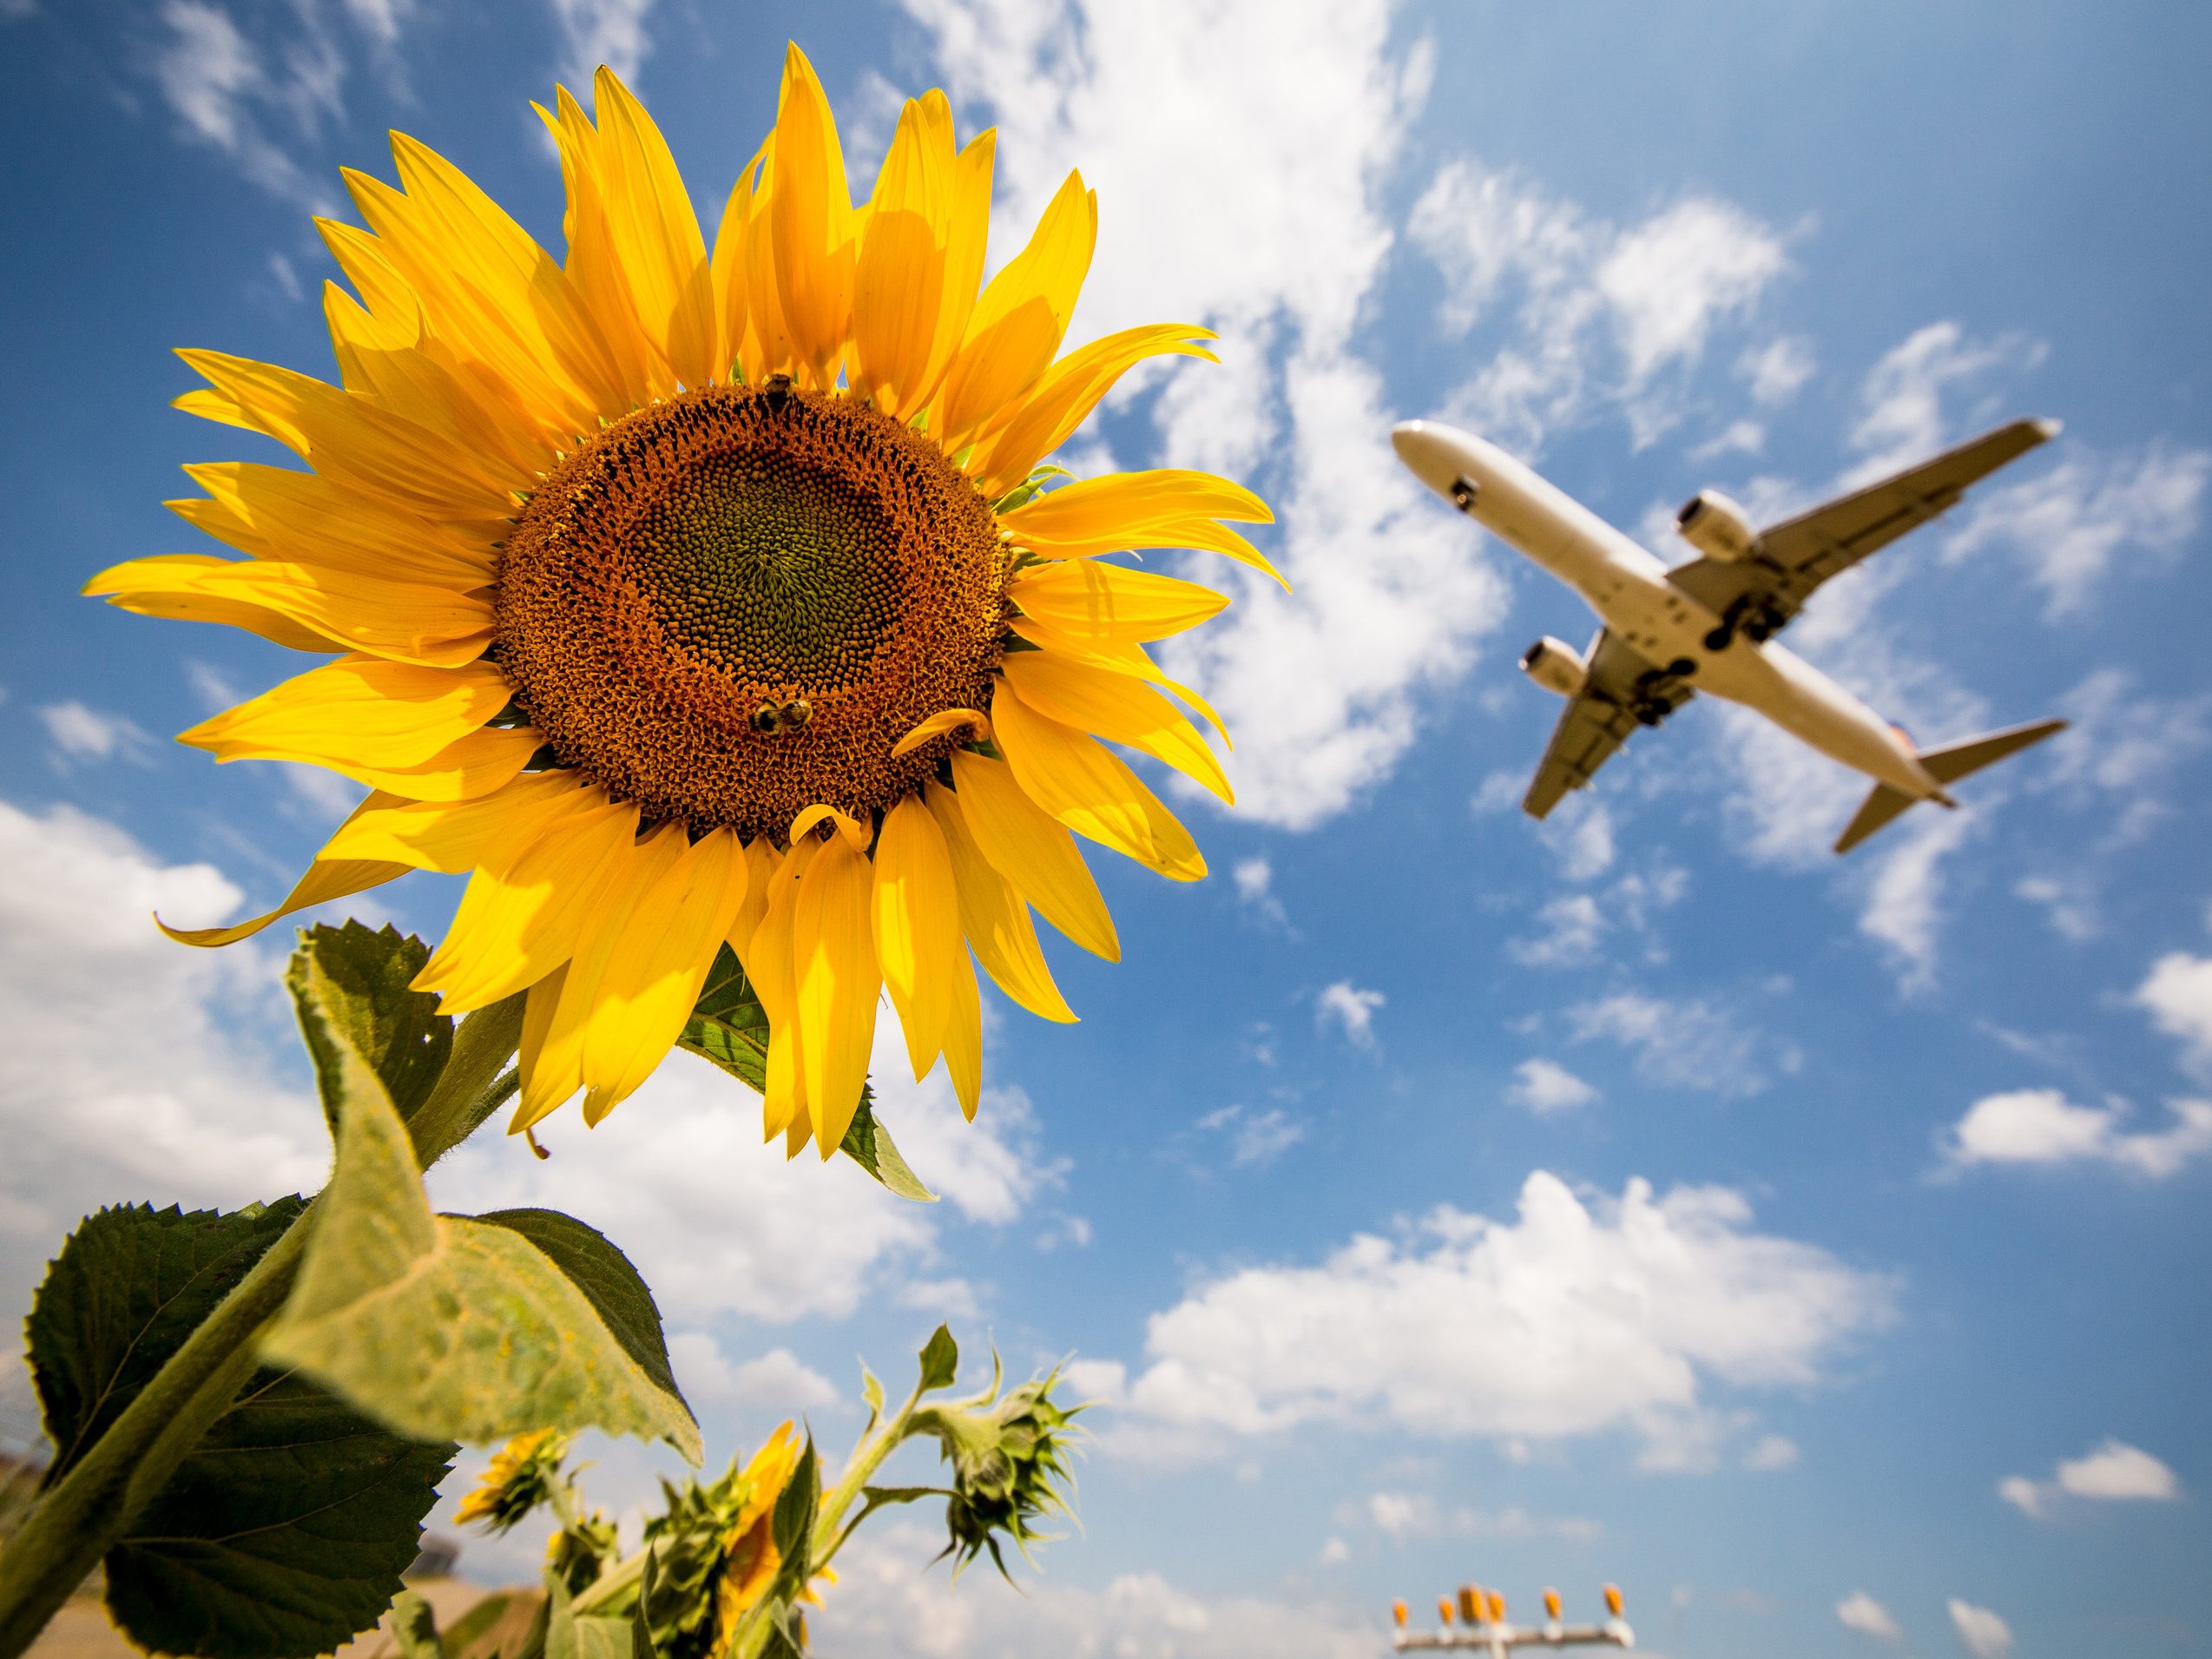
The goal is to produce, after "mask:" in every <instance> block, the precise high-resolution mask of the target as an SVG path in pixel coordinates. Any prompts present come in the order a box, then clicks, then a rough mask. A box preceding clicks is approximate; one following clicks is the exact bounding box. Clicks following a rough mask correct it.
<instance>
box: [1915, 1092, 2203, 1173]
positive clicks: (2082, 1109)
mask: <svg viewBox="0 0 2212 1659" xmlns="http://www.w3.org/2000/svg"><path fill="white" fill-rule="evenodd" d="M2168 1108H2169V1110H2170V1112H2171V1113H2172V1116H2173V1122H2172V1124H2171V1125H2170V1126H2169V1127H2168V1128H2166V1129H2160V1130H2157V1131H2155V1132H2154V1131H2149V1130H2135V1131H2129V1130H2123V1129H2121V1128H2120V1124H2121V1122H2122V1121H2123V1111H2122V1109H2121V1108H2120V1107H2117V1106H2077V1105H2075V1104H2074V1103H2072V1102H2071V1101H2070V1100H2068V1099H2067V1098H2066V1097H2065V1096H2064V1095H2063V1094H2061V1093H2060V1092H2059V1091H2058V1090H2056V1089H2018V1090H2012V1091H2011V1092H2010V1093H2006V1094H1998V1095H1988V1096H1984V1097H1983V1098H1982V1099H1980V1100H1978V1101H1976V1102H1975V1103H1973V1105H1972V1106H1971V1107H1969V1108H1968V1109H1967V1111H1966V1115H1965V1116H1964V1117H1962V1118H1960V1119H1959V1122H1957V1123H1955V1124H1953V1125H1952V1128H1951V1130H1950V1133H1949V1135H1948V1136H1947V1137H1946V1145H1945V1155H1946V1156H1947V1158H1948V1159H1949V1161H1950V1162H1951V1164H1952V1166H1953V1167H1954V1168H1965V1166H1967V1165H1970V1164H1978V1163H1989V1164H2008V1163H2009V1164H2024V1163H2026V1164H2059V1163H2077V1162H2099V1163H2109V1164H2112V1165H2114V1166H2116V1167H2117V1168H2119V1169H2128V1170H2132V1171H2133V1172H2135V1173H2136V1174H2137V1175H2147V1176H2149V1177H2150V1178H2151V1179H2153V1180H2163V1179H2164V1178H2165V1177H2167V1176H2169V1175H2173V1174H2175V1173H2176V1171H2178V1170H2179V1169H2182V1166H2183V1165H2185V1164H2187V1163H2188V1162H2189V1161H2190V1160H2191V1159H2193V1158H2198V1157H2202V1155H2204V1154H2205V1153H2207V1152H2212V1101H2204V1100H2176V1101H2170V1102H2169V1103H2168Z"/></svg>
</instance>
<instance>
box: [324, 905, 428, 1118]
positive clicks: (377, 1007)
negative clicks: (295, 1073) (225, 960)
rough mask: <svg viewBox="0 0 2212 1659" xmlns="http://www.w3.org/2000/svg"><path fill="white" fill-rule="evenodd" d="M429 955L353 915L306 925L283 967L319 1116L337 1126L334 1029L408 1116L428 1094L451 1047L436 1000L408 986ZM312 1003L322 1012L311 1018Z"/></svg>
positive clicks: (402, 1114) (419, 945)
mask: <svg viewBox="0 0 2212 1659" xmlns="http://www.w3.org/2000/svg"><path fill="white" fill-rule="evenodd" d="M429 960H430V947H429V946H428V945H425V944H424V943H423V942H422V941H421V940H420V939H418V938H406V937H403V936H402V935H401V934H400V932H399V931H398V929H397V928H394V927H391V926H385V927H384V928H381V929H378V930H375V931H373V932H372V930H370V929H369V928H366V927H364V926H363V925H361V924H360V923H359V922H356V921H351V920H349V921H347V922H346V924H345V925H343V926H342V927H311V928H308V929H306V930H305V931H304V932H303V933H302V935H301V938H300V948H299V950H297V951H294V952H293V957H292V963H291V965H290V967H289V968H288V969H287V970H286V973H285V984H286V986H287V987H288V988H289V989H290V990H291V991H292V997H293V1002H294V1004H297V1005H298V1007H299V1009H300V1030H301V1031H302V1032H303V1033H304V1034H305V1036H306V1039H307V1052H308V1053H309V1054H310V1055H311V1056H312V1057H313V1059H314V1063H315V1081H316V1083H317V1084H318V1085H319V1088H320V1090H321V1093H322V1098H323V1116H324V1117H325V1118H326V1119H327V1120H328V1121H329V1122H330V1126H331V1132H332V1134H333V1135H334V1134H336V1133H337V1130H338V1092H337V1091H338V1088H339V1083H338V1075H339V1073H338V1065H337V1058H336V1051H335V1048H334V1038H333V1037H332V1032H336V1033H339V1034H342V1035H343V1036H344V1037H345V1039H346V1042H347V1043H351V1044H352V1047H353V1048H354V1049H355V1050H357V1051H358V1052H359V1054H360V1056H361V1057H363V1058H364V1059H365V1060H366V1061H367V1062H368V1063H369V1065H370V1067H371V1068H372V1070H374V1071H375V1072H376V1074H377V1076H378V1078H379V1080H380V1081H381V1082H382V1083H383V1084H384V1088H385V1093H386V1094H388V1095H390V1096H392V1106H393V1108H394V1109H396V1110H397V1111H398V1114H399V1117H400V1121H401V1122H405V1121H406V1120H407V1119H409V1118H411V1117H412V1116H414V1115H415V1111H416V1109H417V1108H418V1107H419V1106H421V1104H422V1103H423V1102H424V1101H425V1100H426V1099H428V1098H429V1097H430V1091H431V1088H432V1087H433V1086H434V1085H435V1084H436V1083H437V1082H438V1075H439V1074H440V1073H441V1072H443V1071H444V1070H445V1062H446V1059H447V1057H449V1056H450V1055H451V1053H452V1051H453V1022H452V1021H451V1019H448V1018H446V1017H444V1016H443V1015H441V1014H440V1013H439V1012H438V998H437V997H434V996H432V995H431V994H430V993H429V992H427V991H410V990H408V989H407V987H408V984H410V982H411V981H412V980H413V978H414V977H415V976H416V975H417V974H418V973H420V972H421V971H422V970H423V964H425V963H426V962H428V961H429ZM311 1004H313V1006H314V1007H315V1008H317V1009H319V1015H320V1017H319V1018H318V1017H311V1015H310V1012H309V1010H310V1005H311Z"/></svg>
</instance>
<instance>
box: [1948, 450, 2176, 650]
mask: <svg viewBox="0 0 2212 1659" xmlns="http://www.w3.org/2000/svg"><path fill="white" fill-rule="evenodd" d="M2208 479H2212V452H2208V451H2203V450H2182V451H2171V450H2169V449H2167V448H2166V447H2165V446H2164V445H2163V444H2150V445H2149V446H2148V447H2146V448H2143V449H2141V450H2137V451H2134V452H2133V453H2124V454H2117V455H2104V454H2099V453H2098V452H2097V451H2092V450H2085V449H2082V448H2079V447H2070V451H2069V453H2068V454H2067V456H2066V458H2065V459H2064V460H2063V461H2061V462H2060V463H2059V464H2057V466H2055V467H2052V468H2051V470H2050V471H2047V472H2044V473H2042V474H2041V475H2039V476H2036V477H2026V478H2023V479H2021V480H2019V481H2018V483H2015V484H2000V485H1998V486H1997V487H1996V488H1994V489H1992V490H1990V492H1989V493H1988V494H1987V495H1985V496H1981V497H1978V499H1977V500H1976V502H1975V504H1974V507H1973V510H1972V512H1971V513H1970V514H1969V516H1968V517H1967V519H1966V522H1965V523H1964V524H1962V525H1961V526H1960V527H1959V530H1958V531H1957V533H1956V534H1954V535H1953V536H1952V537H1951V539H1950V540H1949V541H1948V542H1947V543H1945V547H1944V556H1945V558H1946V559H1962V558H1965V557H1967V556H1970V555H1972V554H1975V553H1978V552H1980V551H1982V550H1985V549H1987V548H1991V547H1995V548H1998V549H2001V550H2004V551H2005V552H2007V553H2009V554H2011V556H2013V557H2014V558H2015V559H2017V560H2018V561H2019V562H2020V563H2021V564H2022V565H2023V566H2024V567H2025V569H2026V570H2027V572H2028V575H2029V577H2030V579H2031V580H2032V581H2033V582H2034V583H2036V585H2037V586H2038V587H2039V588H2041V589H2043V590H2044V614H2045V616H2047V617H2048V618H2049V619H2050V620H2051V621H2053V622H2057V621H2059V620H2061V619H2062V618H2064V617H2065V616H2069V615H2070V614H2072V613H2074V612H2076V611H2079V610H2081V609H2083V608H2084V606H2086V605H2087V604H2088V603H2089V602H2090V600H2091V599H2092V598H2093V597H2095V596H2096V595H2097V590H2098V589H2099V588H2100V587H2102V586H2103V583H2104V582H2105V579H2106V577H2107V576H2108V575H2110V574H2111V573H2112V572H2113V568H2114V562H2115V561H2116V559H2117V557H2118V556H2119V555H2120V553H2121V551H2122V550H2123V549H2127V548H2135V549H2138V550H2141V551H2142V552H2143V553H2145V554H2148V555H2149V556H2152V557H2154V558H2156V559H2160V560H2163V561H2169V562H2170V561H2171V560H2172V559H2173V558H2174V557H2175V556H2176V555H2178V554H2179V553H2180V551H2181V550H2182V546H2183V545H2184V544H2185V543H2187V542H2188V541H2189V537H2191V536H2193V535H2195V534H2196V526H2197V517H2198V508H2199V505H2200V504H2201V503H2202V499H2203V496H2204V486H2205V483H2206V481H2207V480H2208Z"/></svg>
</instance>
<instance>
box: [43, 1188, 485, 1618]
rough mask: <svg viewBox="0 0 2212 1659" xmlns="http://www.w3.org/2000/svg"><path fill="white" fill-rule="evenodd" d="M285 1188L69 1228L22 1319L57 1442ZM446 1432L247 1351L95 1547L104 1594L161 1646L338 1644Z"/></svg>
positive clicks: (113, 1409)
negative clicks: (236, 1208) (389, 1421)
mask: <svg viewBox="0 0 2212 1659" xmlns="http://www.w3.org/2000/svg"><path fill="white" fill-rule="evenodd" d="M300 1208H301V1205H300V1201H299V1200H298V1199H296V1198H287V1199H285V1200H283V1201H280V1202H279V1203H276V1204H273V1205H269V1206H267V1207H263V1206H260V1205H256V1206H254V1207H253V1208H251V1209H248V1210H244V1211H240V1212H239V1213H237V1214H235V1215H217V1214H214V1213H213V1212H208V1211H200V1212H195V1213H193V1214H186V1213H184V1212H181V1211H180V1210H177V1209H175V1208H170V1209H167V1210H155V1209H153V1208H150V1207H149V1206H146V1205H138V1206H135V1207H132V1208H115V1209H106V1210H102V1211H101V1212H100V1213H99V1214H98V1215H94V1216H91V1217H89V1219H88V1220H87V1221H85V1222H84V1223H83V1224H82V1226H81V1227H79V1228H77V1230H76V1234H73V1235H72V1236H71V1237H70V1239H69V1242H68V1243H67V1244H66V1245H65V1246H63V1250H62V1254H61V1257H60V1259H59V1260H58V1261H56V1263H55V1264H54V1267H53V1270H52V1271H51V1272H50V1273H49V1274H48V1275H47V1280H46V1282H45V1284H44V1285H43V1286H42V1287H40V1289H39V1293H38V1300H37V1302H36V1305H35V1306H34V1307H33V1309H32V1313H31V1317H30V1327H29V1333H30V1349H31V1353H30V1358H31V1364H32V1366H33V1369H34V1370H35V1372H36V1374H37V1379H38V1385H39V1392H40V1396H41V1401H42V1404H43V1406H44V1408H45V1413H46V1423H47V1427H48V1430H49V1433H51V1434H52V1435H53V1438H54V1441H55V1444H56V1446H57V1447H60V1448H62V1449H63V1456H64V1457H65V1458H68V1459H69V1461H72V1462H73V1461H75V1459H76V1457H78V1456H79V1455H81V1453H82V1451H83V1450H84V1449H85V1448H87V1447H89V1445H91V1444H92V1443H93V1441H94V1440H95V1439H96V1438H98V1436H99V1434H100V1432H102V1430H104V1429H105V1428H106V1427H107V1425H109V1423H110V1422H111V1421H113V1419H115V1416H116V1415H117V1414H118V1413H119V1412H121V1411H122V1409H123V1407H124V1406H127V1405H128V1403H129V1402H130V1401H131V1399H134V1398H135V1397H136V1395H137V1393H138V1392H139V1390H140V1389H141V1388H142V1387H143V1386H145V1385H146V1383H147V1382H148V1380H149V1379H151V1378H152V1377H153V1376H154V1374H155V1373H156V1372H157V1371H159V1370H160V1369H161V1366H162V1365H164V1364H165V1363H166V1362H167V1361H168V1358H169V1356H170V1355H171V1354H173V1353H174V1352H175V1351H176V1350H177V1349H178V1348H179V1347H180V1346H182V1345H183V1342H184V1340H185V1339H186V1338H187V1337H188V1336H189V1335H190V1334H191V1333H192V1332H193V1330H194V1328H195V1327H197V1326H198V1325H199V1323H200V1321H201V1320H203V1319H205V1318H206V1317H207V1314H208V1313H211V1312H212V1311H213V1310H214V1307H215V1305H216V1304H217V1303H218V1302H219V1301H221V1299H222V1298H223V1297H224V1296H225V1295H226V1294H228V1292H229V1290H230V1288H231V1287H232V1286H233V1285H234V1284H235V1283H236V1282H237V1280H239V1279H240V1277H242V1276H243V1275H244V1274H245V1273H246V1272H247V1269H249V1268H250V1267H252V1266H253V1263H254V1262H255V1261H258V1260H260V1256H261V1254H262V1252H264V1251H265V1250H267V1248H268V1247H269V1246H270V1245H271V1244H273V1242H275V1241H276V1239H277V1238H278V1237H279V1236H280V1234H282V1233H283V1232H284V1230H285V1228H287V1227H289V1226H290V1225H291V1224H292V1222H293V1220H294V1219H295V1218H296V1217H297V1216H298V1215H299V1214H300ZM453 1450H454V1448H453V1447H451V1445H420V1444H418V1443H416V1442H414V1441H411V1440H407V1439H403V1438H399V1437H398V1436H396V1435H393V1434H391V1433H388V1432H385V1430H384V1429H383V1428H381V1427H380V1426H379V1425H377V1424H375V1423H373V1422H372V1421H370V1420H369V1419H366V1418H365V1417H363V1416H361V1415H360V1414H359V1412H355V1411H353V1410H352V1409H351V1408H350V1407H348V1406H346V1405H345V1404H343V1403H342V1402H340V1401H339V1400H337V1399H333V1398H332V1396H330V1395H329V1394H327V1393H325V1392H323V1391H321V1390H320V1389H319V1388H317V1387H315V1386H313V1385H312V1384H310V1383H308V1382H307V1381H306V1380H305V1379H301V1378H299V1377H296V1376H292V1375H289V1374H287V1373H282V1372H277V1371H269V1370H264V1371H262V1372H260V1373H258V1374H257V1375H256V1376H255V1377H254V1379H253V1382H252V1383H251V1384H250V1385H249V1386H248V1387H247V1389H246V1391H245V1392H244V1393H243V1394H241V1395H240V1398H239V1399H238V1401H237V1403H236V1404H234V1406H231V1408H230V1409H229V1411H228V1412H226V1413H225V1414H224V1415H223V1416H222V1417H221V1418H219V1419H217V1420H216V1422H215V1423H214V1426H213V1427H212V1428H211V1429H209V1431H208V1432H207V1435H206V1437H205V1438H202V1440H201V1443H200V1444H199V1445H198V1446H197V1447H196V1448H195V1449H194V1451H193V1452H191V1453H190V1454H189V1455H188V1457H187V1458H185V1460H184V1461H183V1463H182V1464H181V1465H179V1466H178V1468H177V1471H176V1472H175V1473H174V1475H173V1476H171V1477H170V1479H169V1481H168V1485H166V1486H164V1487H163V1488H162V1489H161V1491H160V1492H159V1493H157V1494H156V1495H155V1498H154V1499H153V1501H152V1502H151V1503H150V1504H148V1505H147V1507H146V1508H145V1509H144V1510H143V1511H141V1513H140V1514H139V1515H138V1517H136V1519H135V1521H134V1522H133V1523H132V1525H131V1527H130V1530H129V1531H128V1532H127V1533H126V1534H125V1535H124V1536H123V1537H122V1538H121V1539H120V1540H119V1541H118V1542H117V1543H116V1544H115V1547H114V1548H113V1549H111V1550H109V1552H108V1554H107V1557H106V1559H105V1567H106V1571H107V1596H108V1605H109V1610H110V1611H111V1612H112V1613H113V1614H114V1616H115V1619H116V1621H117V1622H118V1623H120V1624H121V1625H122V1627H123V1629H125V1631H126V1632H128V1634H129V1636H131V1638H132V1639H133V1640H134V1641H135V1642H137V1643H139V1645H140V1646H142V1647H144V1648H147V1649H154V1650H157V1651H161V1652H167V1653H175V1654H197V1655H205V1656H210V1659H288V1656H295V1655H300V1654H313V1653H319V1652H325V1651H327V1650H328V1649H332V1648H335V1647H337V1646H339V1644H341V1643H344V1642H346V1640H347V1639H348V1638H349V1637H351V1636H353V1635H354V1634H356V1633H357V1632H358V1631H360V1630H364V1629H367V1628H368V1627H369V1626H370V1625H372V1624H374V1623H376V1621H377V1616H378V1615H379V1614H380V1613H382V1612H383V1611H384V1610H385V1605H386V1604H387V1603H389V1602H390V1601H391V1600H392V1596H393V1594H394V1593H395V1592H396V1591H397V1590H398V1589H399V1588H400V1579H399V1575H400V1574H401V1573H402V1572H403V1571H405V1569H406V1567H407V1565H408V1564H409V1563H410V1562H411V1561H413V1560H414V1558H415V1555H416V1551H417V1550H418V1546H419V1543H420V1539H421V1536H422V1525H421V1523H422V1518H423V1517H424V1516H425V1515H426V1514H428V1513H429V1511H430V1508H431V1504H433V1503H435V1502H436V1501H437V1498H438V1481H439V1480H440V1479H441V1478H443V1477H444V1474H445V1471H446V1470H447V1468H448V1466H449V1462H450V1459H451V1455H452V1452H453ZM59 1466H64V1467H65V1466H66V1465H59Z"/></svg>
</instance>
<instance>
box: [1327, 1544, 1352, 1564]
mask: <svg viewBox="0 0 2212 1659" xmlns="http://www.w3.org/2000/svg"><path fill="white" fill-rule="evenodd" d="M1351 1559H1352V1546H1351V1545H1350V1544H1346V1542H1345V1541H1344V1540H1343V1539H1342V1538H1340V1537H1330V1538H1329V1540H1328V1541H1327V1543H1326V1544H1322V1545H1321V1557H1320V1560H1321V1565H1323V1566H1324V1567H1341V1566H1342V1565H1343V1564H1345V1563H1346V1562H1347V1561H1349V1560H1351Z"/></svg>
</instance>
